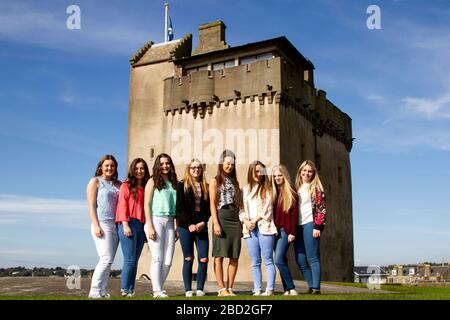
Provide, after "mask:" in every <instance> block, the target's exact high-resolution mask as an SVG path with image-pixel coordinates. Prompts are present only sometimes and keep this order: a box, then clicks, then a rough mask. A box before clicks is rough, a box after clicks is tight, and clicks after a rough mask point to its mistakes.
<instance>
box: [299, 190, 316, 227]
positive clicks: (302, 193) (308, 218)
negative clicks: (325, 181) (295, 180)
mask: <svg viewBox="0 0 450 320" xmlns="http://www.w3.org/2000/svg"><path fill="white" fill-rule="evenodd" d="M309 187H310V185H309V183H304V184H302V186H301V187H300V189H299V190H298V197H299V201H298V204H299V210H298V212H299V215H298V225H304V224H307V223H310V222H313V214H312V204H311V196H310V195H309Z"/></svg>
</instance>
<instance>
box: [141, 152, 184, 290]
mask: <svg viewBox="0 0 450 320" xmlns="http://www.w3.org/2000/svg"><path fill="white" fill-rule="evenodd" d="M177 183H178V181H177V174H176V172H175V167H174V166H173V162H172V159H171V158H170V156H169V155H167V154H165V153H163V154H160V155H158V156H157V157H156V159H155V163H154V165H153V175H152V178H151V179H150V180H149V181H148V182H147V185H146V186H145V200H144V203H145V205H144V206H145V217H146V224H145V228H144V230H145V233H146V235H147V238H148V240H149V241H148V244H149V247H150V251H151V257H152V262H151V266H150V278H151V280H152V286H153V296H154V297H155V298H166V297H168V295H167V293H166V291H165V290H164V289H163V288H164V283H165V281H166V279H167V275H168V274H169V271H170V267H171V265H172V260H173V253H174V249H175V239H176V238H177V234H176V231H175V230H176V226H175V224H176V194H177V193H176V187H177Z"/></svg>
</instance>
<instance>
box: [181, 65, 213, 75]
mask: <svg viewBox="0 0 450 320" xmlns="http://www.w3.org/2000/svg"><path fill="white" fill-rule="evenodd" d="M202 70H208V65H204V66H200V67H195V68H188V69H186V75H190V74H192V73H194V72H197V71H202Z"/></svg>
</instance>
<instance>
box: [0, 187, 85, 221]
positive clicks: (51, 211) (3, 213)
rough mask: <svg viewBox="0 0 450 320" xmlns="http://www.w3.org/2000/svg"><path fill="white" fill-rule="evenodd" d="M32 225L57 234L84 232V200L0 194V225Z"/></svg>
mask: <svg viewBox="0 0 450 320" xmlns="http://www.w3.org/2000/svg"><path fill="white" fill-rule="evenodd" d="M29 224H32V225H35V226H36V227H37V228H39V227H40V226H45V227H58V228H59V229H61V230H66V229H78V230H88V229H89V226H90V219H89V215H88V209H87V203H86V201H84V200H71V199H56V198H38V197H28V196H19V195H9V194H0V225H5V226H8V227H14V226H17V225H29Z"/></svg>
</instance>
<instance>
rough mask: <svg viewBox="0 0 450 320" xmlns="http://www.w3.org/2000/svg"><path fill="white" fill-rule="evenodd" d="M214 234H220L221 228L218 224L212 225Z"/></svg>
mask: <svg viewBox="0 0 450 320" xmlns="http://www.w3.org/2000/svg"><path fill="white" fill-rule="evenodd" d="M214 234H215V235H216V236H218V237H221V236H222V228H221V227H220V225H218V224H215V225H214Z"/></svg>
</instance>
